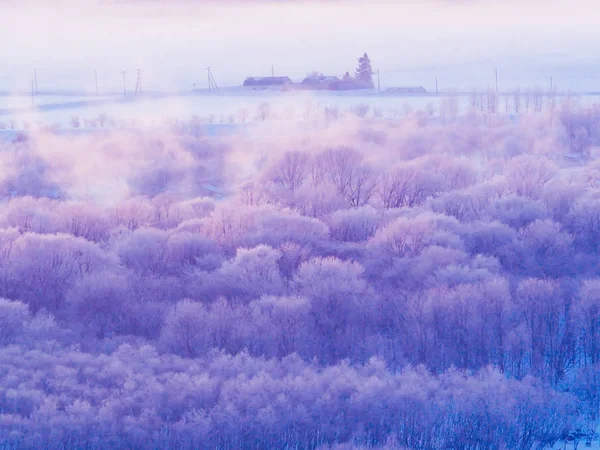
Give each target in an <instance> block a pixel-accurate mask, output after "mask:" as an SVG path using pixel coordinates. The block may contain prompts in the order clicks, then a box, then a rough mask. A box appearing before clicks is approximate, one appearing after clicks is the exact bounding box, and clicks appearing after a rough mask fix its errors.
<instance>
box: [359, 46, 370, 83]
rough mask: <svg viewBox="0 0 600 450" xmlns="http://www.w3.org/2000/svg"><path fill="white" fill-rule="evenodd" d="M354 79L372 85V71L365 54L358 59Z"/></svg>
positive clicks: (367, 56)
mask: <svg viewBox="0 0 600 450" xmlns="http://www.w3.org/2000/svg"><path fill="white" fill-rule="evenodd" d="M356 79H357V80H360V81H365V82H369V83H373V69H372V67H371V60H370V59H369V55H367V54H366V53H365V54H364V55H363V56H361V57H360V58H358V67H357V68H356Z"/></svg>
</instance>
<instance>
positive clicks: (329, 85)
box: [300, 75, 340, 90]
mask: <svg viewBox="0 0 600 450" xmlns="http://www.w3.org/2000/svg"><path fill="white" fill-rule="evenodd" d="M339 82H340V79H339V78H338V77H335V76H325V75H317V76H309V77H306V78H305V79H304V80H302V83H300V84H301V88H304V89H315V90H321V89H323V90H333V89H335V87H336V85H337V84H338V83H339Z"/></svg>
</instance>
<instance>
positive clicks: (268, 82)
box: [244, 77, 293, 89]
mask: <svg viewBox="0 0 600 450" xmlns="http://www.w3.org/2000/svg"><path fill="white" fill-rule="evenodd" d="M292 84H293V83H292V80H291V79H290V78H289V77H248V78H246V79H245V80H244V87H250V88H258V89H267V88H273V87H277V88H285V87H288V86H291V85H292Z"/></svg>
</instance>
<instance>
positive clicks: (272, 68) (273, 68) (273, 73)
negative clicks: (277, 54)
mask: <svg viewBox="0 0 600 450" xmlns="http://www.w3.org/2000/svg"><path fill="white" fill-rule="evenodd" d="M271 76H272V77H274V76H275V66H274V65H272V66H271Z"/></svg>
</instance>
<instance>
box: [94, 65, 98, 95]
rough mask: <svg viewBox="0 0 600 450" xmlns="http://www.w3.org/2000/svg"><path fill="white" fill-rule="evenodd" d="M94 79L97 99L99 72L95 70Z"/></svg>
mask: <svg viewBox="0 0 600 450" xmlns="http://www.w3.org/2000/svg"><path fill="white" fill-rule="evenodd" d="M94 78H95V79H96V97H98V70H96V69H94Z"/></svg>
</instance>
